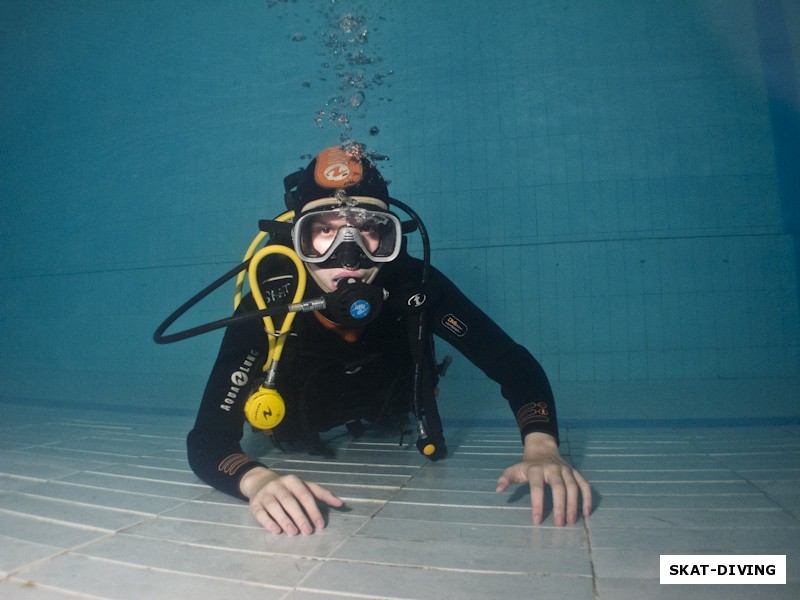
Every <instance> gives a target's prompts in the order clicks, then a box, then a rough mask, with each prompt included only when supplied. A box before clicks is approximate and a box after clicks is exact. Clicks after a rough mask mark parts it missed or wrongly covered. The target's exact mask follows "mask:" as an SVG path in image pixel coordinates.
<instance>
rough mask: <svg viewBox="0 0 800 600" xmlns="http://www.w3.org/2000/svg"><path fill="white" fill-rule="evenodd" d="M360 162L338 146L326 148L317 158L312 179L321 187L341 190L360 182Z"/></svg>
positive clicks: (361, 173) (361, 170)
mask: <svg viewBox="0 0 800 600" xmlns="http://www.w3.org/2000/svg"><path fill="white" fill-rule="evenodd" d="M362 175H363V168H362V166H361V161H360V160H357V159H355V158H353V157H352V156H351V155H350V154H348V153H347V152H346V151H344V150H343V149H342V148H341V147H340V146H333V147H331V148H326V149H325V150H323V151H322V152H320V153H319V156H317V166H316V167H315V168H314V179H315V180H316V181H317V184H319V185H320V186H322V187H327V188H341V187H348V186H351V185H354V184H356V183H358V182H359V181H361V177H362Z"/></svg>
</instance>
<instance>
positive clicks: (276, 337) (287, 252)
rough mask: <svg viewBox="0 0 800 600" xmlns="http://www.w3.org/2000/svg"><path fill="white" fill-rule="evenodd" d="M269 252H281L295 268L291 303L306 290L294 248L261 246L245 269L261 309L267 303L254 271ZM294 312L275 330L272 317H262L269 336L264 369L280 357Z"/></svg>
mask: <svg viewBox="0 0 800 600" xmlns="http://www.w3.org/2000/svg"><path fill="white" fill-rule="evenodd" d="M270 254H281V255H283V256H285V257H287V258H289V259H291V261H292V262H293V263H294V266H295V267H296V268H297V288H296V289H295V292H294V298H292V304H295V303H297V302H300V300H302V299H303V294H304V293H305V291H306V269H305V266H304V265H303V263H302V261H301V260H300V257H298V256H297V254H296V253H295V251H294V250H292V249H291V248H287V247H286V246H267V247H266V248H262V249H261V250H259V251H258V252H256V253H255V255H254V256H253V260H252V261H251V262H250V267H249V268H248V269H247V276H248V283H249V284H250V291H251V292H252V294H253V298H254V299H255V301H256V305H257V306H258V308H259V309H261V310H264V309H265V308H267V303H266V302H265V301H264V296H263V295H262V293H261V289H260V288H259V285H258V275H257V273H256V271H257V270H258V265H259V263H260V262H261V261H262V260H263V259H264V258H266V257H267V256H269V255H270ZM296 314H297V313H293V312H290V313H288V314H287V315H286V317H284V319H283V323H282V324H281V331H276V330H275V324H274V323H273V321H272V317H264V329H265V330H266V332H267V336H268V338H269V353H268V355H267V362H266V363H265V364H264V371H267V370H268V369H269V368H270V367H271V366H272V362H273V361H276V362H277V361H278V360H279V359H280V357H281V352H283V344H284V342H285V341H286V336H287V335H288V334H289V330H290V329H291V328H292V321H294V317H295V315H296Z"/></svg>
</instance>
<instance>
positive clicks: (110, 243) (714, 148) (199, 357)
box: [0, 0, 800, 424]
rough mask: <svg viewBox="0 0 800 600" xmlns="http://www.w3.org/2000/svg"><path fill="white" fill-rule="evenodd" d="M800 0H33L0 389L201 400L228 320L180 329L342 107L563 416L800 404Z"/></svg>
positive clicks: (3, 36) (463, 405)
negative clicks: (166, 337)
mask: <svg viewBox="0 0 800 600" xmlns="http://www.w3.org/2000/svg"><path fill="white" fill-rule="evenodd" d="M720 6H721V5H720ZM797 12H798V9H797V8H796V7H795V6H793V5H791V3H780V2H777V1H768V0H758V1H756V2H753V3H751V2H744V1H741V2H732V3H725V10H724V11H723V10H721V9H715V8H713V7H712V5H711V4H708V5H705V4H703V5H700V4H697V3H692V2H668V3H652V2H651V3H642V2H613V3H608V2H603V3H594V2H567V1H564V2H555V1H554V2H544V3H540V2H537V3H532V2H527V1H522V0H518V1H511V2H504V3H502V4H497V3H487V2H466V3H465V2H461V1H458V0H444V1H438V2H423V1H421V0H419V1H404V2H400V1H396V2H388V1H384V2H368V3H367V2H365V3H363V4H361V5H359V3H355V2H334V3H331V2H311V1H303V0H300V1H298V2H277V1H276V2H265V1H262V0H259V1H256V0H253V1H250V2H236V3H220V2H212V1H209V0H206V1H199V2H198V1H192V2H188V1H186V2H178V1H175V0H169V1H167V0H163V1H156V0H153V1H150V2H146V3H132V2H123V1H118V2H111V1H109V2H101V3H94V4H89V3H82V2H71V1H66V0H64V1H60V2H59V1H50V0H47V1H45V0H32V1H31V0H26V1H24V2H23V1H13V0H7V1H6V2H3V3H2V5H0V73H2V81H3V84H2V86H1V87H0V94H2V96H1V97H0V127H1V129H0V131H2V140H3V141H2V150H1V151H0V169H2V171H0V202H2V219H0V235H2V240H3V246H2V247H3V252H2V255H1V256H2V258H0V260H1V261H2V263H1V265H2V266H1V267H0V297H2V308H1V309H0V349H1V350H0V351H1V352H2V364H1V365H0V381H1V382H2V392H0V398H2V400H4V401H14V400H23V401H25V402H28V403H31V404H33V405H35V406H38V407H46V406H48V405H49V404H58V405H61V406H74V407H75V409H76V410H80V408H81V407H85V406H94V407H108V408H112V409H114V410H123V411H124V410H136V409H141V410H156V411H159V410H160V411H173V412H174V411H177V412H181V411H185V412H187V413H188V412H191V411H192V410H194V407H195V406H196V405H197V402H198V399H199V396H200V394H201V393H202V389H203V386H204V384H205V378H206V376H207V374H208V371H209V370H210V367H211V364H212V362H213V360H214V356H215V353H216V350H217V347H218V344H219V339H220V335H219V334H218V333H215V334H210V335H207V336H204V337H202V338H197V339H193V340H191V341H187V342H183V343H180V344H176V345H174V346H168V347H162V346H156V345H155V344H153V342H152V339H151V336H152V332H153V330H154V329H155V327H156V326H157V325H158V324H159V323H160V322H161V320H162V319H163V318H164V317H165V316H166V315H167V314H169V313H170V312H171V311H172V310H173V309H174V308H175V307H176V306H178V305H179V304H180V303H181V302H183V301H184V300H185V299H186V298H188V297H189V296H190V295H191V294H193V293H194V292H195V291H197V290H198V289H200V288H201V287H202V286H204V285H206V284H207V283H209V282H210V281H211V280H213V279H214V278H215V277H216V276H218V275H219V274H221V273H222V272H224V271H225V270H227V269H228V268H229V267H230V266H232V265H233V264H235V263H236V262H237V261H238V260H240V258H241V256H242V254H243V253H244V251H245V249H246V247H247V244H248V243H249V241H250V239H251V238H252V236H253V235H254V234H255V233H256V231H257V220H258V219H259V218H270V217H272V216H274V215H276V214H277V213H279V212H280V211H281V209H282V207H283V204H282V179H283V177H284V176H285V175H286V174H288V173H290V172H291V171H293V170H296V169H297V168H300V167H302V166H304V165H305V164H306V163H307V162H308V157H309V156H311V155H313V154H315V153H316V152H318V151H319V150H320V149H322V148H323V147H326V146H328V145H331V144H333V143H336V142H338V141H339V140H340V139H341V138H342V136H346V137H348V138H350V139H354V140H359V141H361V142H364V143H366V144H367V148H368V150H369V151H372V152H375V153H376V154H378V155H381V156H384V157H388V159H389V160H384V161H380V162H379V163H378V164H379V167H380V169H381V170H382V171H383V173H384V175H385V176H386V178H387V179H389V180H391V182H392V183H391V186H390V189H391V191H392V193H393V195H394V196H396V197H397V198H400V199H402V200H404V201H405V202H406V203H408V204H410V205H411V206H413V207H415V209H416V210H417V211H418V212H419V213H420V214H421V215H422V217H423V218H424V220H425V221H426V223H427V226H428V228H429V230H430V233H431V237H432V240H433V259H434V263H435V264H436V265H437V266H438V267H439V268H441V269H442V270H443V271H445V272H446V273H447V274H448V275H449V276H450V277H451V278H452V279H453V280H454V281H456V282H457V283H458V284H459V285H461V286H462V287H463V288H464V289H465V290H466V291H467V292H468V294H469V296H470V297H471V298H472V299H473V300H474V301H475V302H477V303H478V304H479V305H480V306H481V307H482V308H484V309H485V310H486V311H487V312H489V313H490V314H491V315H492V316H493V317H494V318H495V319H496V320H497V321H498V323H500V324H501V325H502V326H503V327H504V328H505V329H506V330H507V331H508V332H509V333H510V334H511V335H512V336H513V337H514V338H515V339H517V340H518V341H520V342H521V343H523V344H525V345H526V346H527V347H528V348H529V349H530V350H531V351H532V352H533V353H534V354H535V355H536V356H537V357H538V358H539V359H540V361H541V362H542V364H543V366H544V367H545V369H546V371H547V372H548V374H549V376H550V378H551V380H552V382H553V386H554V388H555V391H556V395H557V399H558V402H559V410H560V414H561V417H562V419H563V420H566V421H572V422H584V421H589V422H596V421H598V420H614V419H623V420H640V419H644V420H646V421H647V420H649V421H650V422H652V423H654V424H655V423H663V422H664V420H675V419H677V420H684V421H685V420H690V421H691V420H703V422H704V423H708V422H717V421H724V420H726V419H736V420H744V421H751V420H758V419H762V420H763V419H772V420H775V419H777V420H782V419H787V418H793V419H796V418H797V417H799V416H800V408H799V407H800V402H798V400H800V392H798V391H797V390H798V389H800V351H799V343H798V342H799V341H800V305H799V304H798V239H797V238H798V231H799V229H798V223H800V221H799V220H798V214H799V213H798V206H800V201H799V200H798V198H799V197H800V185H798V179H797V170H796V169H795V168H793V167H794V166H796V165H797V164H800V149H799V147H798V126H797V124H798V82H797V80H796V78H795V73H796V72H797V71H796V65H797V64H798V56H796V52H797V44H796V40H797V39H798V31H797V25H796V23H798V22H800V18H796V17H798V14H797ZM336 15H341V16H342V17H343V16H345V15H349V16H350V17H351V18H352V20H351V21H350V22H348V25H347V27H344V28H343V27H342V21H341V18H340V17H339V18H337V17H336ZM332 35H335V36H338V37H335V38H334V37H331V36H332ZM348 36H350V37H348ZM348 40H351V41H348ZM792 40H794V42H795V43H792ZM337 63H342V64H343V65H345V67H343V68H337V66H336V65H337ZM342 116H344V117H345V118H340V117H342ZM332 117H333V119H332ZM414 248H415V246H413V245H412V249H414ZM231 308H232V289H230V290H227V289H226V290H225V292H220V293H219V294H218V295H217V296H215V297H212V298H209V299H208V300H207V301H206V302H204V303H203V304H202V305H201V306H200V307H199V308H198V310H197V311H196V312H195V313H193V315H192V316H191V317H190V319H189V320H190V321H191V320H192V319H194V321H195V322H200V321H203V320H210V319H214V318H219V317H221V316H224V315H225V314H226V313H227V312H229V311H230V310H231ZM187 324H191V323H187ZM445 351H447V348H442V353H443V352H445ZM442 387H443V396H442V411H443V413H444V414H445V415H446V416H448V417H450V418H453V419H455V418H462V419H464V418H466V419H483V420H491V419H507V418H510V415H509V414H508V409H507V407H506V406H505V403H504V401H503V400H502V398H500V396H499V391H498V390H497V386H495V385H494V384H493V383H491V382H486V381H485V378H484V377H483V376H482V374H480V373H478V372H477V371H476V370H475V369H474V368H473V367H471V365H469V363H468V362H467V361H466V360H465V359H461V358H459V357H456V360H455V362H454V364H453V367H452V368H451V370H450V371H449V373H448V376H447V378H446V380H445V381H444V382H443V386H442Z"/></svg>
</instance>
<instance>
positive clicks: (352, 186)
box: [286, 144, 402, 292]
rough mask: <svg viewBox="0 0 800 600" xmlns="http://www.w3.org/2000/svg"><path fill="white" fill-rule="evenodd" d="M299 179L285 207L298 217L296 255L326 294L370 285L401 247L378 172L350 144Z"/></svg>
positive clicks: (329, 152) (330, 151) (331, 151)
mask: <svg viewBox="0 0 800 600" xmlns="http://www.w3.org/2000/svg"><path fill="white" fill-rule="evenodd" d="M299 175H300V179H299V182H298V183H297V189H296V190H294V191H293V192H292V193H287V196H286V204H287V207H288V208H289V209H291V210H294V212H295V219H294V228H293V229H292V240H293V243H294V247H295V251H296V252H297V254H298V256H299V257H300V259H301V260H302V261H303V262H304V263H305V264H306V267H307V268H308V271H309V273H310V274H311V276H312V277H313V278H314V280H315V281H316V282H317V283H318V284H319V286H320V287H321V288H322V289H323V290H324V291H327V292H332V291H334V290H335V289H336V288H337V286H338V284H339V282H340V281H343V280H349V279H355V280H357V281H362V282H364V283H371V282H372V281H373V280H374V279H375V276H376V275H377V274H378V270H379V269H380V267H381V265H382V264H383V263H386V262H390V261H392V260H394V259H395V258H396V257H397V255H398V254H399V252H400V246H401V243H402V228H401V224H400V220H399V219H398V218H397V217H396V216H395V215H393V214H392V213H390V212H389V206H388V205H389V190H388V188H387V186H386V182H385V181H384V179H383V177H382V176H381V174H380V173H379V172H378V169H377V168H375V165H373V164H372V163H371V162H370V161H369V160H367V158H366V157H364V156H363V149H362V147H361V146H358V145H355V144H350V145H348V146H344V147H343V146H333V147H331V148H326V149H325V150H323V151H322V152H320V153H319V155H317V157H316V158H314V160H312V161H311V163H310V164H309V165H308V167H307V168H306V169H305V170H304V171H302V172H301V173H300V174H299Z"/></svg>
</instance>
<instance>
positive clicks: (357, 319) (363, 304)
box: [326, 277, 389, 328]
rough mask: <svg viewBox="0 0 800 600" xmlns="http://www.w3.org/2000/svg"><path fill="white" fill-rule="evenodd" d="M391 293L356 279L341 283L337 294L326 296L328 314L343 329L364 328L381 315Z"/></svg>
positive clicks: (332, 293)
mask: <svg viewBox="0 0 800 600" xmlns="http://www.w3.org/2000/svg"><path fill="white" fill-rule="evenodd" d="M388 297H389V292H387V291H386V290H384V289H383V288H380V287H376V286H374V285H369V284H367V283H362V282H360V281H358V280H356V279H355V278H352V277H351V278H350V279H347V280H346V281H342V282H340V283H339V286H338V287H337V288H336V291H335V292H331V293H330V294H327V296H326V312H327V313H328V316H329V317H330V319H331V320H332V321H333V322H334V323H338V324H339V325H342V326H343V327H353V328H355V327H364V326H366V325H368V324H369V323H371V322H372V321H374V320H375V318H376V317H377V316H378V314H380V312H381V307H382V306H383V302H384V300H386V299H387V298H388Z"/></svg>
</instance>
